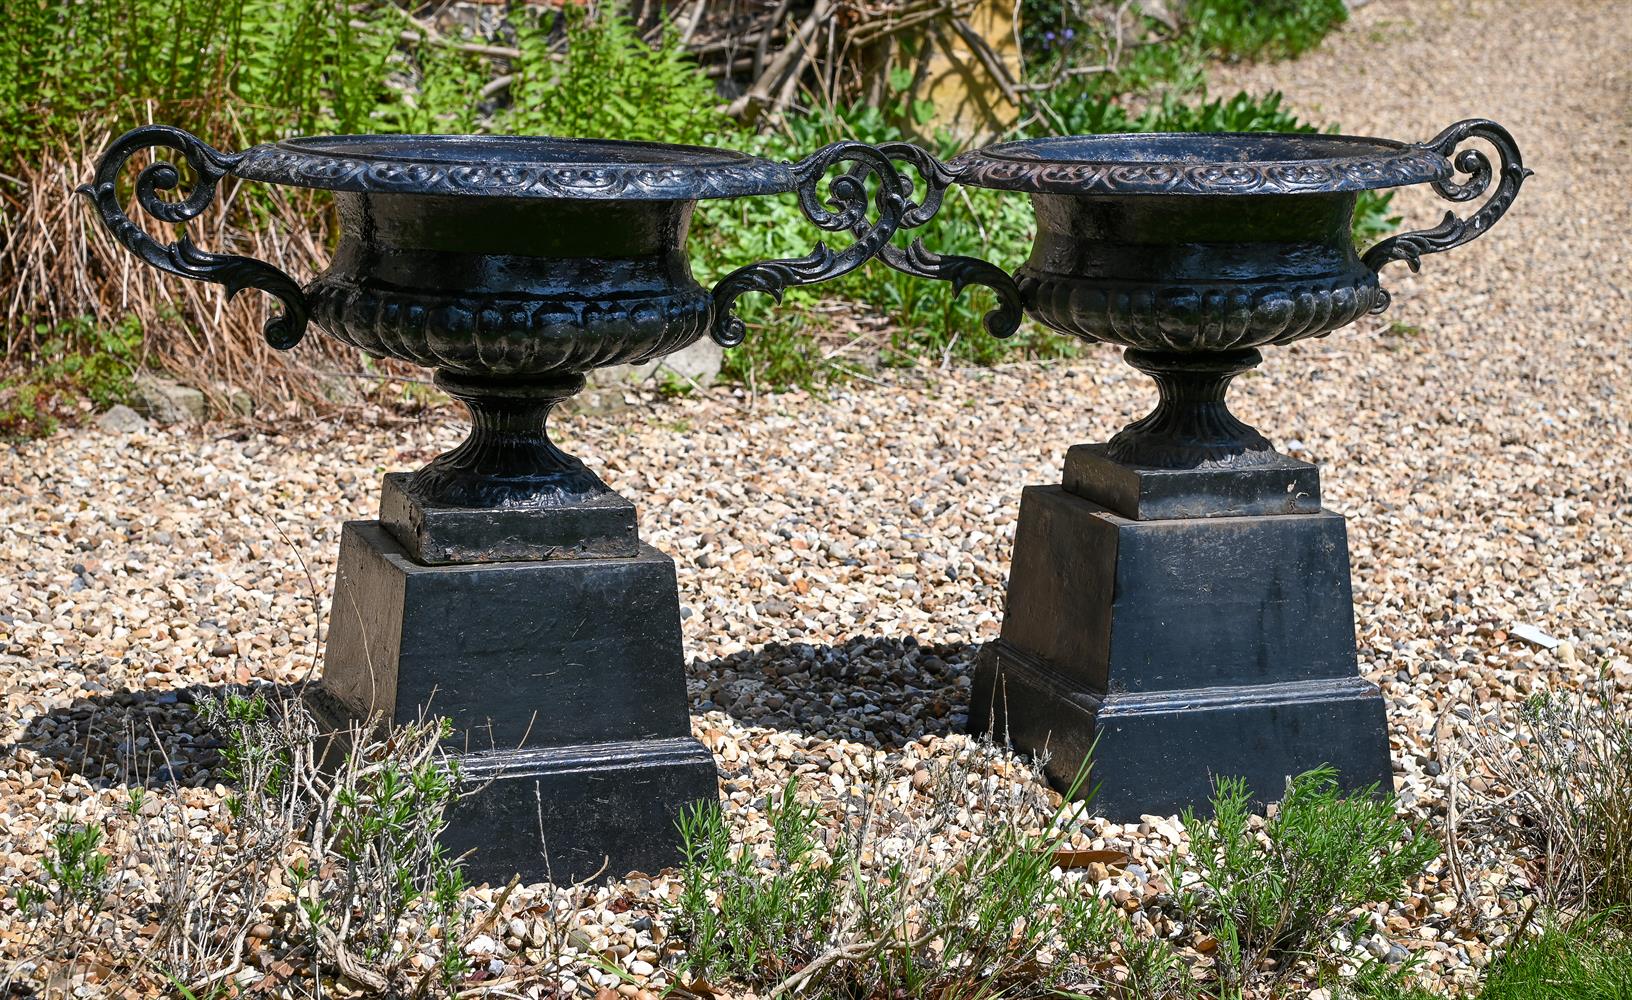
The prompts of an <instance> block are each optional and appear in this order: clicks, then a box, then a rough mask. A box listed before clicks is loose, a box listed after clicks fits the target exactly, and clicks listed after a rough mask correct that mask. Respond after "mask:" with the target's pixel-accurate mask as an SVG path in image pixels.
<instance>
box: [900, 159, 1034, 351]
mask: <svg viewBox="0 0 1632 1000" xmlns="http://www.w3.org/2000/svg"><path fill="white" fill-rule="evenodd" d="M878 151H879V152H880V153H883V154H884V155H885V156H888V157H889V158H890V159H892V160H898V161H901V162H903V163H906V164H909V165H910V166H911V167H912V168H913V169H914V170H916V171H917V172H918V176H920V177H922V178H923V179H924V200H923V201H921V202H918V201H913V200H912V196H913V194H914V191H915V185H914V184H913V180H912V178H911V177H910V176H908V175H907V174H906V173H904V172H898V174H897V175H898V176H899V177H900V178H901V196H902V198H903V200H904V201H905V202H906V211H905V213H904V214H903V215H902V217H901V228H902V229H917V228H918V227H919V226H921V225H923V224H924V223H926V222H928V221H929V220H930V219H932V218H934V217H935V213H937V212H939V211H940V210H941V200H942V199H943V198H944V197H945V196H946V189H947V188H948V187H949V186H950V185H951V184H952V182H953V181H955V180H957V175H956V174H955V173H953V172H952V171H951V170H949V169H947V166H946V164H944V163H942V162H941V161H940V160H938V159H936V158H935V157H934V156H933V155H932V154H931V153H930V152H929V151H928V150H926V149H924V148H923V147H921V146H914V145H913V144H912V143H910V142H886V143H881V144H880V145H879V146H878ZM879 257H880V258H881V259H882V260H883V261H884V263H885V264H888V265H889V266H890V267H892V268H894V269H895V270H897V271H900V272H901V273H902V274H911V275H916V276H917V277H920V278H931V279H934V280H936V281H950V282H951V283H952V294H953V295H957V294H959V293H960V292H962V291H963V290H964V289H965V288H966V287H968V286H969V285H985V286H986V287H987V288H990V289H991V290H992V291H993V292H994V293H995V294H996V295H997V306H996V308H994V309H992V310H991V311H989V312H988V313H986V316H985V319H984V320H983V322H984V324H985V327H986V332H987V333H990V334H991V335H992V336H994V337H1000V338H1001V337H1008V336H1011V335H1013V333H1014V331H1016V330H1018V329H1019V328H1020V317H1021V315H1022V314H1023V311H1022V306H1021V300H1020V288H1019V286H1017V285H1016V284H1015V283H1014V278H1012V277H1010V276H1009V273H1008V272H1007V271H1005V270H1003V269H1002V268H1001V267H998V266H997V265H996V264H992V263H990V262H988V261H984V260H981V259H979V258H978V257H962V256H958V255H956V254H939V253H935V252H934V251H932V250H929V249H928V248H926V247H925V246H924V241H923V240H922V239H914V240H913V241H912V243H911V245H909V246H908V247H907V248H906V249H905V250H902V249H901V248H900V247H897V246H895V245H893V244H890V243H886V244H885V245H884V246H883V248H882V249H880V250H879Z"/></svg>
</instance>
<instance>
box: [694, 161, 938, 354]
mask: <svg viewBox="0 0 1632 1000" xmlns="http://www.w3.org/2000/svg"><path fill="white" fill-rule="evenodd" d="M841 163H854V164H855V167H854V168H853V169H851V170H850V171H848V172H846V173H843V174H840V175H839V176H837V177H835V178H833V179H832V180H831V181H829V182H828V185H827V204H825V205H824V204H823V203H822V198H821V194H820V191H819V187H820V183H821V180H822V178H823V177H825V176H826V175H827V172H828V171H829V170H831V169H832V168H833V167H834V166H836V165H838V164H841ZM873 173H876V174H878V175H879V177H880V178H882V183H881V184H879V187H878V193H877V194H876V195H875V196H874V197H873V199H872V201H873V204H874V207H875V209H876V211H877V215H878V218H877V219H876V221H873V222H869V221H867V202H868V198H867V183H866V181H867V176H868V175H869V174H873ZM793 174H794V177H795V178H796V179H797V181H798V187H797V188H796V190H797V193H798V195H799V207H800V209H801V210H802V211H803V212H804V213H805V218H807V219H809V220H810V221H811V222H812V223H814V224H815V225H817V226H818V227H820V228H822V229H826V230H828V231H829V232H844V231H849V232H851V233H853V234H854V235H855V237H856V239H855V242H854V243H852V244H850V245H849V246H848V247H845V248H844V250H842V251H840V252H838V253H835V252H833V251H832V250H831V249H829V248H828V246H827V244H826V243H817V244H816V249H815V250H814V251H812V252H811V253H810V254H809V255H808V256H805V257H797V258H790V259H785V260H768V261H761V262H760V263H757V264H747V265H744V266H742V267H739V268H737V269H736V270H735V271H732V272H731V273H730V274H728V275H726V276H725V277H723V278H721V279H720V280H719V282H718V283H717V284H716V285H715V286H714V292H713V297H714V324H713V329H712V331H711V335H712V336H713V338H714V340H715V342H717V343H718V344H720V346H722V347H735V346H737V345H738V344H740V343H742V340H743V337H744V335H745V334H746V332H747V330H746V327H745V326H744V325H743V322H742V320H741V318H739V317H738V316H737V315H736V313H735V312H734V307H735V305H736V301H737V299H738V298H740V297H742V295H743V294H744V293H746V292H764V293H766V294H767V295H770V296H771V297H772V298H774V299H775V300H776V301H778V302H781V301H782V293H783V292H784V291H786V290H787V289H788V288H790V287H792V286H794V285H811V284H815V283H816V282H818V281H826V280H828V279H829V278H836V277H838V276H840V275H842V274H848V273H849V272H851V271H853V270H855V269H856V268H858V267H860V266H861V265H862V264H865V263H866V262H867V261H868V260H869V259H870V258H872V257H873V256H875V255H876V254H877V253H878V252H879V250H880V249H882V248H883V247H885V246H888V245H889V242H890V237H892V236H894V235H895V231H896V229H897V228H898V227H899V226H900V225H901V219H902V216H903V215H904V214H905V213H906V210H907V205H906V200H905V199H904V198H903V197H902V195H901V180H900V177H899V175H898V174H897V173H896V171H895V167H894V165H893V164H891V163H890V159H889V157H887V156H885V155H884V154H883V153H880V152H879V151H878V150H877V149H875V148H873V147H872V146H869V145H867V144H866V143H863V142H848V141H846V142H835V143H833V144H831V145H828V146H823V147H822V148H821V149H819V150H817V151H816V152H814V153H812V154H811V155H809V156H807V157H805V158H804V159H803V160H800V161H799V162H798V163H796V164H794V166H793Z"/></svg>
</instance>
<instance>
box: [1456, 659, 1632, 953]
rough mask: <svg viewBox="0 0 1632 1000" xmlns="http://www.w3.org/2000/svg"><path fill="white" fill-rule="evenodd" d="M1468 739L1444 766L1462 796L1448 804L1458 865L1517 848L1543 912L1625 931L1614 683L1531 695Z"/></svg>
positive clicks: (1625, 720)
mask: <svg viewBox="0 0 1632 1000" xmlns="http://www.w3.org/2000/svg"><path fill="white" fill-rule="evenodd" d="M1469 736H1470V738H1469V740H1468V748H1467V750H1466V752H1465V753H1464V755H1463V757H1464V759H1462V760H1459V761H1455V762H1453V767H1452V774H1453V777H1455V779H1456V787H1455V789H1453V791H1454V792H1457V793H1460V795H1465V796H1467V797H1468V798H1467V799H1464V800H1463V801H1464V802H1467V803H1468V805H1467V806H1466V809H1465V813H1460V812H1459V811H1458V810H1457V808H1456V800H1455V799H1453V800H1452V811H1451V821H1452V826H1451V828H1450V829H1449V830H1448V831H1447V839H1448V840H1449V841H1450V842H1452V843H1456V844H1458V845H1459V847H1458V852H1459V854H1458V859H1461V854H1462V853H1468V854H1475V853H1481V852H1482V853H1483V854H1484V855H1485V856H1486V857H1490V858H1508V857H1510V856H1511V855H1512V853H1513V850H1514V848H1515V847H1517V848H1518V850H1519V852H1520V856H1521V857H1523V858H1524V861H1525V867H1526V869H1527V870H1528V871H1529V872H1530V879H1531V881H1532V882H1533V883H1534V884H1535V885H1536V886H1537V888H1538V889H1539V890H1540V892H1541V894H1542V898H1543V900H1544V902H1545V903H1546V904H1547V905H1548V906H1549V907H1550V908H1552V909H1556V910H1567V909H1572V908H1579V909H1584V910H1586V911H1587V912H1592V913H1605V914H1608V917H1606V919H1608V920H1611V921H1612V922H1617V923H1619V924H1620V925H1621V926H1622V927H1623V929H1624V928H1629V927H1632V712H1629V711H1628V709H1627V707H1626V705H1625V702H1624V701H1623V700H1618V692H1617V691H1616V688H1615V682H1614V680H1613V679H1612V678H1610V677H1608V676H1607V675H1605V676H1604V677H1601V678H1598V679H1596V680H1594V681H1592V682H1589V683H1588V684H1587V685H1586V687H1585V688H1583V689H1582V690H1579V691H1570V692H1560V693H1550V694H1538V695H1536V696H1534V697H1532V698H1531V699H1530V700H1529V701H1528V702H1526V703H1525V704H1524V705H1523V706H1522V707H1520V708H1519V709H1518V710H1517V711H1516V712H1512V713H1511V714H1510V715H1508V716H1507V717H1506V718H1502V717H1500V716H1496V715H1492V716H1491V717H1489V718H1487V719H1486V720H1485V724H1484V725H1483V726H1482V727H1481V728H1480V729H1478V730H1475V731H1473V732H1472V733H1470V734H1469ZM1475 777H1478V778H1480V779H1482V780H1480V781H1478V782H1474V781H1473V780H1472V779H1473V778H1475ZM1470 800H1471V801H1470ZM1466 860H1470V861H1471V858H1469V859H1466Z"/></svg>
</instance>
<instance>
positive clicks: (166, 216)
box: [76, 125, 307, 351]
mask: <svg viewBox="0 0 1632 1000" xmlns="http://www.w3.org/2000/svg"><path fill="white" fill-rule="evenodd" d="M153 146H164V147H166V148H168V149H173V150H175V151H176V152H178V153H180V154H181V155H182V156H184V157H185V158H186V159H187V165H188V166H189V167H191V168H192V169H193V173H194V174H196V175H197V177H198V179H197V181H195V182H194V184H193V188H192V190H191V191H190V192H188V194H187V197H186V198H185V199H183V200H181V201H166V200H165V199H164V198H161V197H160V196H159V192H160V191H168V190H170V189H172V188H174V187H176V186H177V185H178V184H179V183H180V182H181V175H180V173H179V172H178V171H177V170H176V168H175V166H174V165H172V164H169V163H166V162H164V161H163V160H160V161H158V162H156V163H153V164H150V165H149V166H147V167H146V168H144V169H143V170H142V172H141V173H140V174H138V175H137V177H136V203H137V204H138V205H140V206H142V210H143V211H145V212H147V214H149V215H151V216H153V217H154V218H155V219H160V220H162V221H164V222H186V221H187V220H188V219H193V218H196V217H197V216H198V215H199V214H200V213H202V212H203V211H204V209H205V208H206V207H207V206H208V205H209V203H210V199H211V198H213V197H215V186H216V184H217V183H219V182H220V180H221V178H222V177H225V176H226V175H227V174H228V173H230V172H231V171H232V168H233V167H234V166H236V165H237V163H238V161H239V159H241V158H242V156H243V154H242V153H223V152H221V151H220V150H217V149H215V148H213V147H211V146H210V145H208V144H207V143H205V142H204V141H203V140H202V139H200V138H198V136H195V135H193V134H192V133H190V132H184V131H182V130H181V129H179V128H173V127H171V126H169V125H143V126H142V127H140V128H135V129H131V130H130V131H129V132H126V133H125V134H124V135H122V136H120V137H119V138H118V139H116V140H114V143H113V145H111V146H109V147H108V151H107V152H105V153H103V154H102V159H101V160H99V161H97V164H96V177H95V178H94V179H93V180H92V181H91V183H89V184H84V185H81V186H80V187H79V188H77V189H76V190H77V191H78V192H79V193H80V194H82V195H85V196H86V197H87V198H89V199H91V201H92V202H94V203H95V205H96V210H97V212H98V213H99V214H101V216H102V222H103V224H104V225H106V226H107V227H108V229H109V231H111V232H112V233H113V237H114V239H116V240H118V241H119V242H120V244H121V245H123V246H124V248H125V249H126V250H129V251H130V252H131V253H133V254H135V255H136V256H138V257H140V258H141V259H142V260H144V261H146V262H147V263H149V264H151V265H153V266H154V267H156V268H158V269H159V270H161V271H168V272H170V273H171V274H178V275H180V276H182V277H183V278H192V279H194V280H196V281H213V282H217V283H219V284H222V285H225V286H227V297H228V298H231V297H232V296H234V295H237V294H238V293H239V292H240V291H242V290H244V289H245V288H259V289H261V290H262V291H264V292H270V293H271V294H273V295H275V296H277V297H278V299H279V300H280V301H282V302H283V313H282V314H280V315H276V316H273V317H271V318H270V319H268V320H267V321H266V324H265V325H264V326H262V328H261V333H262V335H263V336H265V337H266V342H267V343H268V344H271V345H272V346H273V347H275V348H277V349H278V350H280V351H281V350H288V349H289V348H291V347H294V346H295V345H296V344H298V343H300V338H301V337H302V336H303V335H304V334H305V333H306V313H307V309H306V296H305V294H304V293H302V292H301V290H300V285H298V284H296V283H295V280H294V279H293V278H291V277H289V276H288V275H287V274H284V273H283V272H282V271H280V270H278V269H277V268H275V267H273V266H272V265H271V264H266V263H262V262H261V261H258V260H254V259H252V258H249V257H239V256H237V255H236V254H227V253H210V252H209V251H207V250H200V249H199V248H198V247H196V246H194V245H193V242H192V240H190V239H188V238H187V236H186V235H183V236H182V237H181V238H180V239H179V240H177V241H176V242H174V243H160V242H158V241H157V240H155V239H154V238H153V237H151V236H149V235H148V234H147V233H146V232H144V231H143V230H142V227H140V226H138V225H137V224H136V223H134V222H132V221H131V219H130V217H129V216H128V215H126V214H125V210H124V208H123V207H122V206H121V205H120V204H119V194H118V190H117V188H118V181H119V173H120V171H121V170H123V169H124V166H125V162H126V161H127V160H129V159H130V158H131V156H133V155H134V154H135V153H136V152H137V151H138V150H142V149H147V148H150V147H153Z"/></svg>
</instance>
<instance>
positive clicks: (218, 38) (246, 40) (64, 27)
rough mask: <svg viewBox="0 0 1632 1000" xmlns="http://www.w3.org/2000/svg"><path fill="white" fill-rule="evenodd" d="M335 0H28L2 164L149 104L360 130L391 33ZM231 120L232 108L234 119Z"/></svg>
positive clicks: (0, 70)
mask: <svg viewBox="0 0 1632 1000" xmlns="http://www.w3.org/2000/svg"><path fill="white" fill-rule="evenodd" d="M356 17H357V15H356V14H355V13H354V12H353V11H352V9H351V5H350V4H348V3H344V2H341V0H111V2H99V3H70V4H64V3H56V2H53V0H21V2H19V3H16V4H9V5H7V8H6V30H5V32H4V33H3V39H4V40H3V41H0V163H9V162H14V161H15V159H16V157H17V156H18V155H19V154H25V153H28V152H32V151H36V150H39V149H40V148H42V146H43V144H44V143H45V141H46V140H47V139H48V138H49V137H51V136H54V135H74V134H76V133H77V131H78V129H79V127H80V125H81V124H83V123H85V122H86V121H88V120H89V121H92V122H95V123H107V124H108V125H110V126H113V127H116V128H123V127H128V125H130V124H133V123H134V122H136V121H138V120H142V119H143V118H144V115H145V114H146V110H147V109H148V108H151V109H152V114H153V115H154V117H155V119H156V120H164V121H169V122H173V123H175V124H179V125H182V126H184V127H189V128H193V129H195V130H200V131H203V132H204V133H205V134H206V135H210V134H219V132H220V130H221V128H222V127H223V126H224V125H232V126H235V127H234V128H232V131H235V132H236V133H237V134H240V135H250V136H258V137H263V138H264V137H271V136H272V135H274V134H277V133H280V132H283V131H285V130H296V131H302V132H312V131H351V132H355V131H366V125H367V123H368V120H369V116H370V115H371V114H372V113H373V111H374V109H375V108H376V106H377V105H378V104H379V103H380V100H381V98H382V97H383V96H384V90H383V86H384V80H385V74H386V60H387V59H388V58H389V56H390V54H391V52H392V50H393V49H394V46H395V37H394V32H392V31H388V30H384V29H381V28H375V27H372V26H366V25H367V22H365V27H363V28H357V27H353V26H352V22H353V21H354V20H356ZM226 116H237V121H236V122H230V123H229V122H228V121H227V117H226Z"/></svg>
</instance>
